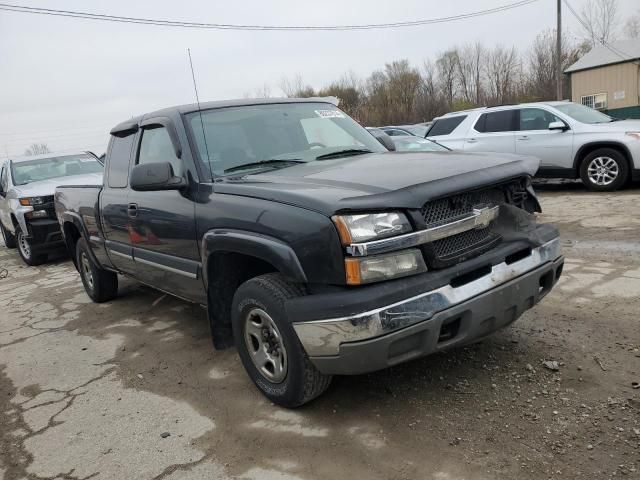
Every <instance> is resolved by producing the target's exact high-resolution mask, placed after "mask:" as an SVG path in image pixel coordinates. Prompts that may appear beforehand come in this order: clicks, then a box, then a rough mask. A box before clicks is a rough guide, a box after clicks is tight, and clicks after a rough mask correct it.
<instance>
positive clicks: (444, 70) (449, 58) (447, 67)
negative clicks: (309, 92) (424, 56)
mask: <svg viewBox="0 0 640 480" xmlns="http://www.w3.org/2000/svg"><path fill="white" fill-rule="evenodd" d="M436 65H437V66H438V79H439V81H440V88H441V90H442V93H443V95H444V98H445V99H446V101H447V104H448V105H449V106H452V105H453V99H454V97H455V96H456V87H457V78H456V77H457V75H456V73H457V66H458V49H457V48H453V49H451V50H447V51H446V52H444V53H442V54H440V56H439V57H438V59H437V60H436Z"/></svg>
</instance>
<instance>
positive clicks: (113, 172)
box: [107, 134, 135, 188]
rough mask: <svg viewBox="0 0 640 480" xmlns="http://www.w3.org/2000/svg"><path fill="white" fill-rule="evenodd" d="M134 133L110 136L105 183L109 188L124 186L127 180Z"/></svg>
mask: <svg viewBox="0 0 640 480" xmlns="http://www.w3.org/2000/svg"><path fill="white" fill-rule="evenodd" d="M134 139H135V135H133V134H132V135H127V136H126V137H115V136H112V137H111V146H110V147H109V154H108V155H107V185H109V188H124V187H126V186H127V182H128V181H129V161H130V159H131V150H132V149H133V140H134Z"/></svg>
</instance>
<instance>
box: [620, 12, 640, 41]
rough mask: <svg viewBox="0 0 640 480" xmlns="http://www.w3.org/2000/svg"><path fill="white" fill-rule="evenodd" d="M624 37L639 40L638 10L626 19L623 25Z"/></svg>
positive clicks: (639, 19) (639, 14) (639, 20)
mask: <svg viewBox="0 0 640 480" xmlns="http://www.w3.org/2000/svg"><path fill="white" fill-rule="evenodd" d="M624 35H625V37H627V38H640V10H638V13H636V14H635V15H632V16H631V17H629V18H628V19H627V22H626V23H625V24H624Z"/></svg>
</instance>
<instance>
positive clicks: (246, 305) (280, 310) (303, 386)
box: [231, 273, 331, 408]
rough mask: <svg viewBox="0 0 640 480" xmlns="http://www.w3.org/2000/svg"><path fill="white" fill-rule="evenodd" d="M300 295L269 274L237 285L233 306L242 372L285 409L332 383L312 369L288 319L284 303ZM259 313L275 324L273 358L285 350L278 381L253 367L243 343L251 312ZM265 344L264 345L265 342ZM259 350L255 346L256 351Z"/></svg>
mask: <svg viewBox="0 0 640 480" xmlns="http://www.w3.org/2000/svg"><path fill="white" fill-rule="evenodd" d="M303 294H304V292H303V291H302V289H301V288H300V287H299V286H297V285H294V284H292V283H290V282H288V281H287V280H285V279H284V277H283V276H282V275H280V274H278V273H269V274H266V275H261V276H259V277H255V278H252V279H251V280H248V281H246V282H245V283H243V284H242V285H240V287H238V289H237V290H236V293H235V295H234V297H233V303H232V311H231V315H232V317H231V322H232V327H233V337H234V341H235V344H236V348H237V349H238V353H239V355H240V359H241V360H242V364H243V365H244V368H245V370H246V371H247V373H248V374H249V377H251V380H253V383H255V384H256V386H257V387H258V388H259V389H260V391H261V392H262V393H263V394H264V395H265V396H266V397H267V398H268V399H269V400H271V401H272V402H274V403H276V404H278V405H281V406H283V407H288V408H294V407H299V406H300V405H303V404H305V403H307V402H310V401H311V400H313V399H314V398H316V397H317V396H319V395H320V394H322V393H323V392H324V391H325V390H326V389H327V388H328V387H329V384H330V383H331V376H330V375H324V374H322V373H320V372H319V371H318V370H317V369H316V368H315V367H314V366H313V364H312V363H311V361H310V360H309V357H307V354H306V353H305V351H304V348H303V347H302V345H301V344H300V341H299V340H298V336H297V335H296V333H295V331H294V329H293V326H292V324H291V322H290V321H289V320H288V319H287V315H286V312H285V308H284V302H285V300H287V299H289V298H294V297H299V296H301V295H303ZM258 311H262V312H266V314H267V315H268V317H270V320H272V321H273V324H275V327H276V333H277V334H278V336H279V338H280V341H276V342H277V343H278V346H277V347H276V350H278V351H277V352H276V355H277V354H278V353H280V355H282V353H281V352H280V348H283V349H284V358H285V359H286V363H285V365H286V374H285V376H284V378H283V379H282V380H280V381H272V379H270V378H269V377H268V376H266V375H265V374H264V373H263V372H262V371H261V370H259V369H258V368H257V367H256V364H255V363H254V360H253V359H252V354H251V353H250V351H249V349H250V348H254V347H253V346H249V345H248V342H249V340H245V333H246V332H247V328H246V325H247V324H248V323H249V322H250V320H249V318H252V317H251V314H252V313H253V312H258ZM261 321H262V320H261ZM263 333H264V332H263ZM249 335H250V334H249ZM278 336H276V337H275V338H277V337H278ZM273 338H274V337H272V339H273ZM253 340H255V338H253ZM264 344H265V345H266V344H267V341H266V340H265V341H264ZM260 348H261V347H258V349H256V350H255V351H256V352H257V351H258V350H259V349H260ZM267 351H268V350H267Z"/></svg>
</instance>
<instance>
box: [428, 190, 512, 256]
mask: <svg viewBox="0 0 640 480" xmlns="http://www.w3.org/2000/svg"><path fill="white" fill-rule="evenodd" d="M504 198H505V197H504V193H503V192H502V190H500V189H498V188H493V189H488V190H480V191H477V192H468V193H462V194H458V195H453V196H450V197H446V198H441V199H438V200H432V201H430V202H427V203H425V204H424V205H423V206H422V209H421V213H422V217H423V218H424V222H425V227H426V228H433V227H437V226H439V225H444V224H447V223H451V222H454V221H456V220H458V219H460V218H463V217H466V216H468V215H469V214H471V213H473V209H474V208H478V207H484V206H494V205H498V204H500V203H502V202H504ZM499 241H500V236H499V235H497V234H496V233H494V232H493V225H489V226H488V227H485V228H478V229H472V230H467V231H466V232H462V233H459V234H457V235H452V236H450V237H447V238H443V239H440V240H436V241H435V242H432V243H430V244H426V245H425V246H424V253H425V257H426V260H427V263H428V264H429V266H430V267H431V268H443V267H446V266H450V265H452V264H455V263H458V262H461V261H464V260H466V259H468V258H471V257H473V256H477V255H480V254H481V253H482V252H484V251H486V250H488V249H490V248H492V247H493V246H494V245H495V244H496V243H498V242H499Z"/></svg>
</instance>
